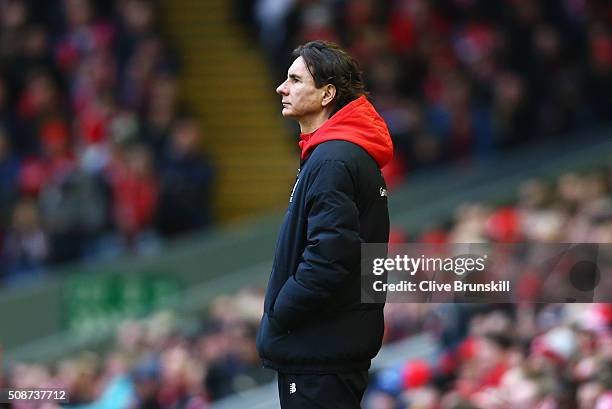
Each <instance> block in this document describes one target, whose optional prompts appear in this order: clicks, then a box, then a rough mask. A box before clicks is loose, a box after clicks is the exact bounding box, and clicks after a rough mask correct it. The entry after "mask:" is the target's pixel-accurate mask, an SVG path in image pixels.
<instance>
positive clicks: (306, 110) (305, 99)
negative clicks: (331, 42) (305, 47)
mask: <svg viewBox="0 0 612 409" xmlns="http://www.w3.org/2000/svg"><path fill="white" fill-rule="evenodd" d="M276 92H277V93H278V94H279V95H280V96H281V97H282V104H283V111H282V114H283V116H284V117H286V118H293V119H296V120H298V121H301V120H303V119H305V118H308V117H309V116H316V115H319V114H321V112H323V111H324V110H325V109H326V108H327V107H329V106H330V104H331V102H332V100H333V98H334V96H335V89H333V85H329V84H328V85H324V86H322V87H320V88H317V87H316V85H315V82H314V78H313V77H312V74H311V73H310V71H309V70H308V67H307V66H306V62H305V61H304V59H303V58H302V57H298V58H297V59H296V60H295V61H294V62H293V64H291V67H289V70H287V79H286V80H285V81H284V82H283V83H282V84H280V85H279V86H278V88H276Z"/></svg>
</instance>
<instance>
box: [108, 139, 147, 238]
mask: <svg viewBox="0 0 612 409" xmlns="http://www.w3.org/2000/svg"><path fill="white" fill-rule="evenodd" d="M118 156H119V157H118V160H116V161H115V162H114V163H112V164H111V166H110V169H109V173H110V180H109V182H110V185H111V189H112V201H113V219H114V222H115V225H116V226H117V228H118V229H119V232H120V234H121V236H122V239H123V240H124V241H125V243H126V245H127V246H128V248H131V249H133V250H134V249H135V248H136V247H135V246H137V243H138V240H139V239H140V238H141V237H140V236H141V235H142V234H143V233H146V232H148V231H149V229H150V228H151V227H152V223H153V217H154V215H155V211H156V208H157V203H158V195H159V190H158V184H157V180H156V178H155V174H154V169H153V166H152V165H153V163H152V157H151V152H150V150H149V149H148V148H147V147H146V146H144V145H134V146H128V147H126V148H125V149H124V150H123V151H122V152H120V153H119V155H118Z"/></svg>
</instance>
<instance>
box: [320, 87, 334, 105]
mask: <svg viewBox="0 0 612 409" xmlns="http://www.w3.org/2000/svg"><path fill="white" fill-rule="evenodd" d="M335 97H336V86H335V85H332V84H327V85H325V86H323V99H322V100H321V105H322V106H323V107H324V108H325V107H327V106H329V105H330V104H331V103H332V101H333V100H334V98H335Z"/></svg>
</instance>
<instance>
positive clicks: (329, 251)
mask: <svg viewBox="0 0 612 409" xmlns="http://www.w3.org/2000/svg"><path fill="white" fill-rule="evenodd" d="M305 209H306V213H307V218H308V222H307V225H308V228H307V242H306V248H305V250H304V253H303V254H302V261H301V263H300V264H299V265H298V268H297V271H296V272H295V274H294V275H291V276H290V277H289V279H288V280H287V281H286V282H285V284H284V285H283V287H282V288H281V290H280V292H279V294H278V296H277V298H276V301H275V303H274V306H273V318H275V319H276V320H277V322H278V323H279V324H280V325H281V326H282V327H283V328H285V329H288V330H290V329H292V328H295V327H297V326H299V324H300V322H302V321H303V320H304V319H306V318H307V317H308V316H310V315H312V314H313V313H314V312H316V310H317V309H318V308H319V307H322V306H323V305H324V303H325V302H326V301H327V300H329V299H330V298H331V297H333V296H334V294H335V293H336V292H337V291H339V290H340V289H341V288H342V284H343V281H344V280H345V279H346V278H347V277H348V276H349V275H350V274H355V272H357V274H358V272H359V266H360V254H361V240H360V237H359V211H358V209H357V206H356V204H355V188H354V182H353V178H352V177H351V174H350V172H349V170H348V169H347V168H346V165H345V164H344V163H343V162H341V161H325V162H323V163H322V164H321V166H320V167H319V168H318V169H317V171H316V173H314V175H313V182H312V183H311V184H310V186H309V187H308V189H307V192H306V206H305Z"/></svg>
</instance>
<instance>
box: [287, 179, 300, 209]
mask: <svg viewBox="0 0 612 409" xmlns="http://www.w3.org/2000/svg"><path fill="white" fill-rule="evenodd" d="M299 182H300V178H297V179H296V180H295V184H294V185H293V189H291V196H289V203H291V202H293V194H294V193H295V188H296V187H297V185H298V183H299Z"/></svg>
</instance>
